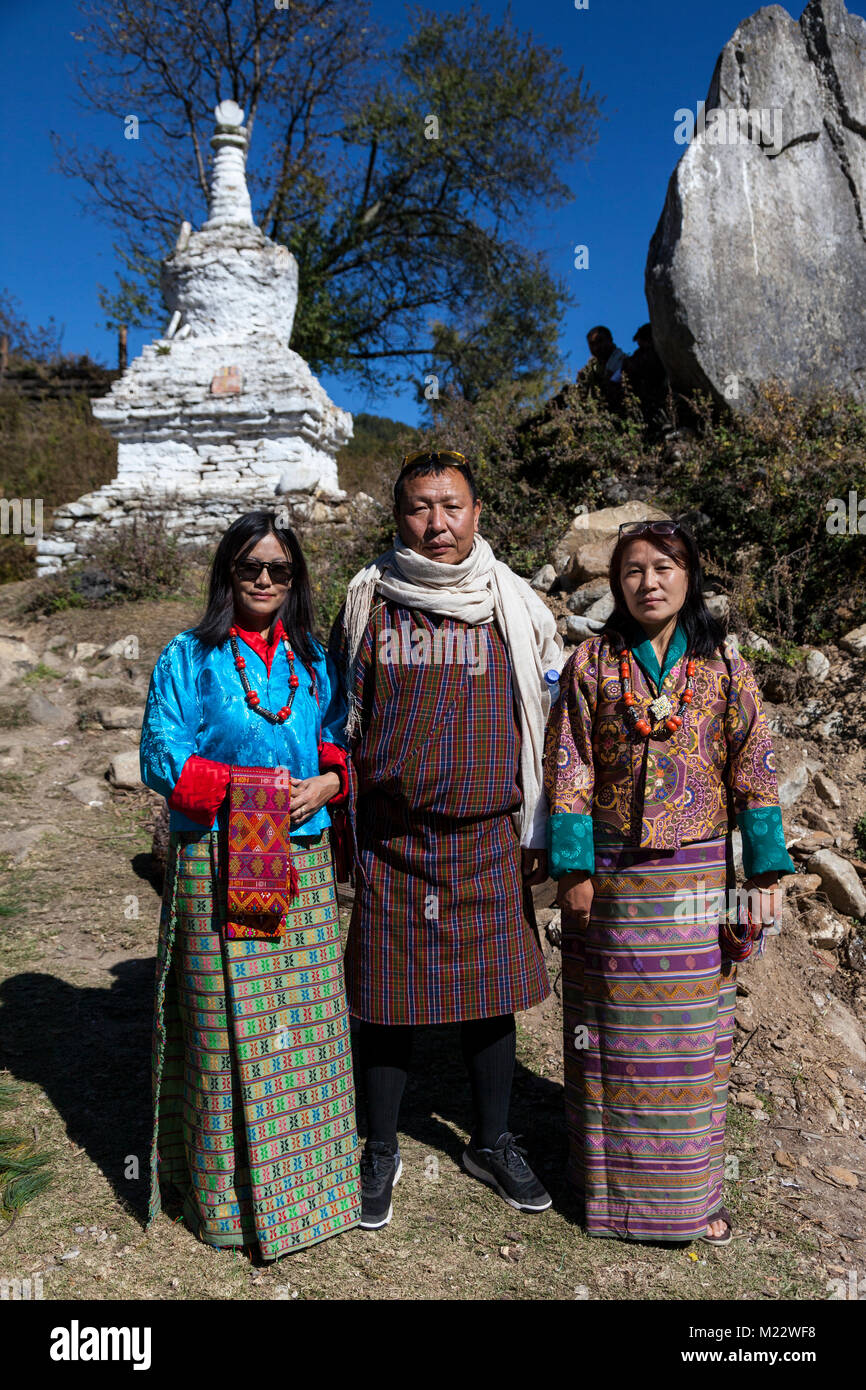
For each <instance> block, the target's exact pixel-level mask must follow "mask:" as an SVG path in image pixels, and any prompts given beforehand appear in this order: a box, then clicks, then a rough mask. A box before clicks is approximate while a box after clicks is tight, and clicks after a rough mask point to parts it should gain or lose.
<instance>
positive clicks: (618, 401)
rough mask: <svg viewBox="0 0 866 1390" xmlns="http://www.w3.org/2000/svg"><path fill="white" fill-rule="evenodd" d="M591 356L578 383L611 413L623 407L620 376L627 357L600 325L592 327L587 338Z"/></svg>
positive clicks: (578, 375) (578, 377)
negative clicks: (603, 403)
mask: <svg viewBox="0 0 866 1390" xmlns="http://www.w3.org/2000/svg"><path fill="white" fill-rule="evenodd" d="M586 341H587V345H588V347H589V351H590V353H591V357H590V360H589V361H588V362H587V364H586V366H585V367H581V369H580V371H579V372H578V374H577V384H578V386H579V387H581V388H582V390H583V391H584V392H585V393H586V394H587V395H588V394H590V392H598V393H599V394H600V395H601V396H602V398H603V400H604V401H605V403H606V404H607V405H608V407H609V408H610V409H611V410H619V409H620V408H621V406H622V399H623V391H622V373H623V366H624V364H625V362H626V355H625V353H624V352H623V350H622V348H618V347H617V345H616V343H615V342H614V341H613V334H612V333H611V331H610V329H609V328H605V326H604V325H603V324H598V325H597V326H596V327H595V328H591V329H590V330H589V332H588V333H587V335H586Z"/></svg>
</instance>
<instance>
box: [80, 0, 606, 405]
mask: <svg viewBox="0 0 866 1390" xmlns="http://www.w3.org/2000/svg"><path fill="white" fill-rule="evenodd" d="M83 13H84V15H85V19H86V27H85V29H84V30H83V32H82V34H81V36H80V37H81V38H82V39H83V40H84V42H85V43H86V45H87V48H86V50H85V51H86V52H88V53H89V56H88V58H87V61H86V62H85V63H84V64H83V65H82V67H81V70H80V72H79V74H78V80H79V87H80V92H81V96H82V100H83V102H84V104H85V105H86V106H87V107H88V108H90V109H92V110H96V111H100V112H110V113H112V114H114V115H115V116H116V117H117V120H118V137H117V142H116V145H115V147H113V148H110V149H101V150H84V151H82V150H79V149H78V148H77V147H76V145H75V144H74V142H73V143H68V142H66V143H64V142H63V141H62V140H61V139H60V138H59V137H55V140H56V147H57V151H58V155H59V159H60V165H61V168H62V169H63V170H64V171H65V172H67V173H68V174H70V175H72V176H75V177H77V178H80V179H82V180H84V182H85V184H86V185H87V188H88V190H89V201H90V202H91V204H92V205H94V206H95V207H96V208H97V209H98V210H99V211H100V212H101V214H102V215H103V216H104V217H105V218H107V220H108V221H109V222H110V223H111V225H112V226H113V227H114V228H115V230H116V232H117V234H118V239H117V250H118V255H119V256H120V257H121V259H122V262H123V265H124V272H125V273H122V274H121V276H120V283H119V287H118V290H117V291H116V292H109V291H104V293H103V304H104V306H105V308H106V312H107V314H108V317H109V320H110V321H111V322H112V323H116V322H118V321H120V320H124V321H127V322H131V323H138V324H141V323H143V322H146V321H147V320H148V318H149V320H150V322H154V321H158V320H159V317H160V316H159V312H158V302H157V297H156V284H157V267H158V263H159V260H160V258H161V257H162V256H164V255H165V254H166V252H167V251H168V249H169V248H170V246H171V244H172V242H173V240H174V237H175V235H176V231H177V227H178V225H179V223H180V222H181V221H182V220H183V219H184V218H188V219H190V220H194V221H200V220H201V218H202V214H203V213H204V210H205V207H206V199H207V188H208V167H207V159H206V150H207V139H208V137H209V135H210V133H211V129H212V121H213V107H214V106H215V104H216V102H217V101H218V100H219V99H221V98H224V97H232V98H233V99H234V100H236V101H237V102H239V104H240V105H241V106H242V107H243V108H244V110H245V111H246V123H247V128H248V130H249V131H250V134H251V135H252V132H253V129H254V130H255V136H254V138H253V140H252V143H251V147H250V159H249V166H248V175H249V184H250V192H251V196H252V199H253V206H254V212H255V215H256V219H257V221H258V222H259V223H260V225H261V226H262V227H263V229H264V231H265V232H266V233H267V234H268V235H269V236H271V237H273V238H274V239H275V240H278V241H282V242H284V243H285V244H286V245H288V246H289V248H290V249H291V250H292V251H293V253H294V254H295V256H296V257H297V260H298V264H299V270H300V302H299V306H298V313H297V316H296V319H295V328H294V333H293V338H292V346H293V347H295V348H296V349H297V351H298V352H300V353H301V354H302V355H303V356H304V357H306V358H307V359H308V361H310V363H311V364H312V366H313V367H314V369H316V370H322V369H325V368H328V369H331V370H336V371H341V372H351V373H354V374H356V375H357V376H358V377H360V378H361V379H364V380H366V382H367V383H368V384H370V385H372V386H374V387H375V386H384V385H385V384H386V383H387V382H388V381H389V380H394V379H395V377H397V376H399V375H401V374H403V373H406V372H407V369H408V370H409V372H410V375H411V376H412V377H413V378H414V379H415V380H418V378H419V377H420V376H421V375H422V374H423V372H424V371H425V370H429V371H433V372H434V373H441V375H442V376H443V377H444V379H445V380H446V381H447V382H449V383H450V384H452V385H453V386H455V387H457V388H458V389H460V390H462V391H467V392H469V393H471V394H474V393H477V391H478V390H480V389H483V388H484V387H486V386H489V385H490V384H491V383H492V382H493V381H495V380H497V379H501V378H503V377H507V376H509V375H511V374H515V375H517V376H521V375H523V374H527V373H532V372H545V371H548V372H549V371H551V370H552V369H553V368H554V367H555V365H556V362H557V348H556V341H557V327H558V323H559V318H560V316H561V313H562V309H563V307H564V305H565V303H566V302H567V295H566V291H565V288H564V286H563V284H562V283H561V282H560V281H558V280H556V279H555V278H554V277H553V276H552V275H551V273H550V271H549V270H548V268H547V267H546V265H545V264H544V263H543V261H542V260H541V259H540V258H539V257H537V256H536V255H534V254H533V253H532V252H531V250H530V249H528V248H527V246H526V244H525V242H526V240H527V238H528V229H529V224H530V222H531V217H532V215H533V214H534V213H535V212H536V211H537V210H538V209H539V208H540V207H551V206H557V205H559V204H562V203H563V202H565V201H567V200H569V199H570V198H571V196H572V195H571V191H570V189H569V186H568V184H567V182H566V180H565V177H564V176H563V174H562V173H561V172H560V171H561V170H563V169H565V168H566V167H567V165H568V163H569V162H570V161H573V160H574V159H575V158H577V157H578V156H585V155H586V154H587V152H588V150H589V148H590V147H591V145H592V144H593V142H594V140H595V139H596V135H597V125H598V121H599V119H600V103H599V99H598V98H597V97H596V96H595V95H594V94H593V93H592V92H591V91H590V89H589V86H588V84H587V83H586V81H585V80H584V75H583V70H582V69H581V71H580V72H579V73H578V74H577V75H576V76H575V75H574V74H573V73H571V72H570V71H569V70H568V68H567V67H566V66H565V64H564V63H563V61H562V57H561V54H560V53H559V51H558V50H554V49H550V48H547V47H545V46H543V45H542V44H540V43H538V42H537V41H536V40H535V39H534V38H533V36H532V35H531V34H527V33H524V32H521V31H519V30H518V29H517V28H516V27H515V26H514V24H513V21H512V19H511V16H510V13H509V12H507V11H506V13H505V15H504V16H503V17H501V18H497V19H492V18H491V17H490V16H488V15H486V14H484V13H483V12H482V11H481V10H480V9H479V8H478V7H477V6H473V7H472V8H468V9H465V10H462V11H459V12H457V13H456V14H449V15H442V16H440V15H438V14H436V13H434V12H430V11H425V10H423V9H420V8H413V9H411V10H410V11H409V34H408V37H407V39H406V41H405V42H404V43H403V44H402V46H401V47H399V48H398V49H396V50H395V51H393V52H389V51H388V48H387V43H386V39H385V36H383V35H382V33H381V32H380V31H379V30H377V29H375V28H374V26H373V25H372V23H371V21H370V17H369V9H368V6H367V3H366V0H357V3H354V4H352V5H351V6H347V5H346V3H345V0H292V3H291V5H289V6H288V7H287V8H285V9H277V8H275V6H274V4H273V3H272V0H269V2H268V3H266V0H91V3H90V4H87V5H85V6H83ZM128 115H133V116H135V117H136V118H137V121H138V136H139V138H138V139H137V140H129V139H124V129H125V128H124V118H125V117H126V116H128Z"/></svg>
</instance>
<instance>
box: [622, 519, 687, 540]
mask: <svg viewBox="0 0 866 1390" xmlns="http://www.w3.org/2000/svg"><path fill="white" fill-rule="evenodd" d="M682 529H683V528H682V527H681V526H680V524H679V522H678V521H652V520H650V518H649V517H647V519H646V520H645V521H623V522H621V523H620V528H619V534H620V535H621V536H643V535H645V534H646V532H647V531H649V532H651V533H652V535H654V536H673V535H675V533H676V532H677V531H682Z"/></svg>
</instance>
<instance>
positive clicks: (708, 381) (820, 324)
mask: <svg viewBox="0 0 866 1390" xmlns="http://www.w3.org/2000/svg"><path fill="white" fill-rule="evenodd" d="M683 111H685V108H683ZM677 115H678V116H680V115H681V113H679V112H678V113H677ZM689 124H690V123H689V122H688V121H683V122H681V127H680V131H681V136H682V138H686V136H687V135H688V134H689V130H688V126H689ZM646 295H647V301H648V304H649V309H650V318H651V320H652V326H653V338H654V341H655V345H656V348H657V350H658V352H659V354H660V356H661V358H662V360H663V362H664V364H665V367H666V368H667V371H668V374H669V376H670V378H671V381H672V383H673V385H674V386H675V388H677V389H679V390H683V391H689V390H695V389H697V390H701V391H705V392H709V393H710V394H711V395H712V396H714V397H715V398H716V399H717V400H722V399H724V400H727V401H728V402H729V404H730V405H732V406H733V407H734V408H737V409H748V408H749V407H750V405H751V404H752V403H753V402H754V400H755V395H756V390H757V387H758V384H759V383H760V382H761V381H767V380H770V379H775V380H777V381H779V382H782V383H785V384H786V385H787V386H788V387H789V388H790V389H791V390H792V391H793V392H794V393H795V394H797V395H807V394H809V392H810V391H811V390H813V389H814V388H815V387H816V386H819V385H834V386H837V387H839V388H840V389H842V390H844V391H847V392H850V393H851V394H853V395H854V396H856V397H857V398H859V399H861V400H862V399H866V21H864V20H863V19H861V18H859V17H858V16H857V15H852V14H849V13H848V11H847V9H846V8H845V5H844V4H843V3H842V0H811V2H810V4H808V5H807V7H806V9H805V10H804V11H803V14H802V15H801V17H800V20H799V22H797V21H796V20H793V19H791V17H790V16H789V15H788V14H787V13H786V11H785V10H783V9H782V8H781V7H780V6H778V5H772V6H769V7H767V8H765V9H761V10H758V12H757V13H756V14H754V15H752V16H751V17H750V18H749V19H746V20H744V21H743V23H742V24H741V25H740V26H739V27H738V29H737V30H736V32H735V33H734V35H733V37H732V38H731V40H730V42H729V43H728V44H727V45H726V46H725V48H724V49H723V50H722V53H721V56H720V57H719V60H718V62H717V64H716V69H715V72H714V74H713V78H712V81H711V83H710V88H709V92H708V94H707V99H706V111H705V112H700V111H698V112H697V113H696V114H695V116H694V134H693V136H692V138H691V141H690V143H689V144H688V147H687V148H686V151H685V153H684V155H683V156H682V159H681V160H680V162H679V164H678V165H677V167H676V169H675V170H674V173H673V175H672V176H671V180H670V184H669V185H668V192H667V199H666V202H665V206H664V211H663V212H662V216H661V219H660V221H659V224H658V226H657V228H656V230H655V233H654V235H653V238H652V241H651V243H650V248H649V256H648V259H647V267H646Z"/></svg>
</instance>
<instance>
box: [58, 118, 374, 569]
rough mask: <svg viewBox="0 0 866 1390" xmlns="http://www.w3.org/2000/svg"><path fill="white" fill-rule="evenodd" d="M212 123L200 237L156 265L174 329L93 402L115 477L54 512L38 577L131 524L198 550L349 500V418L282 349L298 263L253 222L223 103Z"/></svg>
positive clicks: (236, 137) (185, 234)
mask: <svg viewBox="0 0 866 1390" xmlns="http://www.w3.org/2000/svg"><path fill="white" fill-rule="evenodd" d="M214 114H215V117H216V131H215V134H214V135H213V136H212V138H211V145H212V146H213V148H214V151H215V159H214V169H213V179H212V183H211V191H210V208H209V216H208V220H207V221H206V222H205V224H204V226H203V227H202V229H201V231H199V232H194V231H192V229H191V227H190V225H189V223H188V222H185V223H184V224H183V226H182V227H181V230H180V235H179V237H178V241H177V245H176V247H175V249H174V251H173V252H172V254H171V255H170V256H168V257H167V258H166V259H165V261H164V262H163V265H162V292H163V298H164V300H165V304H166V308H167V310H168V312H169V314H170V316H171V317H170V322H169V323H168V326H167V328H166V331H165V333H164V335H163V337H162V338H159V339H157V340H156V341H155V342H153V343H149V344H148V345H147V347H145V348H144V350H143V352H142V354H141V356H140V357H137V358H136V359H135V361H133V362H132V363H131V364H130V366H129V367H128V369H127V370H126V371H125V372H124V373H123V375H122V377H120V379H119V380H118V381H116V382H115V383H114V385H113V386H112V388H111V391H110V392H109V394H108V395H107V396H104V397H102V398H101V399H99V400H95V401H93V402H92V409H93V413H94V415H95V416H96V418H97V419H99V420H101V421H102V422H103V423H104V424H105V425H106V426H107V428H108V429H109V430H110V431H111V433H112V434H113V435H114V436H115V438H116V439H117V440H118V451H117V464H118V467H117V477H116V479H115V480H114V481H113V482H111V483H108V484H107V485H106V486H105V487H102V488H100V489H99V490H98V491H96V492H93V493H90V494H88V495H87V496H85V497H81V498H79V500H78V501H77V502H72V503H69V504H67V505H66V506H64V507H60V508H59V509H58V510H57V512H56V513H55V516H54V521H53V529H52V532H51V534H50V535H48V536H46V537H45V538H44V539H43V540H42V541H41V542H40V543H39V545H38V547H37V558H36V563H37V565H38V566H39V570H40V572H42V573H45V572H47V571H50V570H52V569H58V568H60V567H61V566H62V565H63V564H66V563H69V562H70V561H72V560H75V559H79V558H82V557H83V556H86V554H87V548H88V541H89V540H90V538H91V537H92V536H93V535H94V534H96V533H98V532H101V531H103V530H104V528H105V527H106V526H120V525H123V524H125V523H127V522H129V521H130V520H131V519H132V518H133V517H134V516H135V515H136V514H137V513H138V514H151V515H152V514H153V513H154V512H155V511H157V512H159V513H161V514H162V515H163V516H164V517H165V520H166V523H167V524H168V526H169V527H170V529H172V530H173V531H175V532H177V533H178V534H179V535H180V536H181V537H182V538H188V539H190V540H197V541H201V540H202V539H203V538H205V539H209V538H211V537H213V536H215V535H218V534H221V533H222V531H223V530H225V527H226V526H227V525H228V524H229V522H230V521H232V520H233V518H234V517H236V516H239V515H240V514H241V513H242V512H243V511H247V510H250V509H251V508H253V507H261V506H269V507H272V506H274V505H280V504H285V505H287V506H288V507H289V508H290V509H291V515H292V516H293V518H295V519H297V520H298V521H303V520H309V519H317V518H318V519H321V520H324V519H325V518H326V515H327V514H328V513H329V511H330V512H332V511H333V507H334V504H337V503H339V502H340V501H341V500H342V499H343V498H344V497H345V493H343V492H342V491H341V490H340V487H339V481H338V477H337V463H336V457H335V456H336V454H337V451H338V450H339V449H340V448H342V446H343V445H344V444H345V443H346V442H347V440H348V439H350V438H351V435H352V417H351V415H349V414H348V412H347V411H345V410H340V409H339V408H338V407H337V406H335V405H334V404H333V402H332V401H331V400H330V398H329V397H328V395H327V393H326V392H325V391H324V390H323V388H322V387H321V386H320V384H319V382H318V381H317V380H316V378H315V377H314V376H313V374H312V372H311V371H310V369H309V367H308V366H307V364H306V362H305V361H304V360H303V358H302V357H299V356H298V354H297V353H296V352H292V351H291V349H290V348H289V346H288V344H289V339H290V337H291V332H292V324H293V321H294V316H295V308H296V306H297V300H298V266H297V262H296V261H295V258H294V257H293V256H292V255H291V253H290V252H289V251H288V249H287V248H286V247H285V246H280V245H278V244H277V243H276V242H273V241H270V240H269V239H268V238H267V237H266V236H265V235H264V233H263V232H262V231H261V229H260V228H259V227H257V226H255V225H254V223H253V217H252V210H251V207H250V196H249V192H248V190H247V183H246V173H245V163H246V148H247V138H246V130H245V129H244V125H243V120H244V113H243V111H242V110H241V108H240V107H239V106H238V105H237V104H236V103H235V102H233V101H222V102H220V104H219V106H217V108H216V111H215V113H214Z"/></svg>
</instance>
